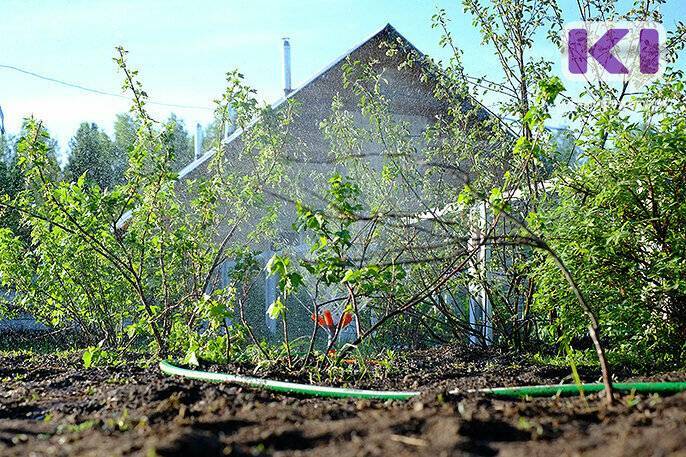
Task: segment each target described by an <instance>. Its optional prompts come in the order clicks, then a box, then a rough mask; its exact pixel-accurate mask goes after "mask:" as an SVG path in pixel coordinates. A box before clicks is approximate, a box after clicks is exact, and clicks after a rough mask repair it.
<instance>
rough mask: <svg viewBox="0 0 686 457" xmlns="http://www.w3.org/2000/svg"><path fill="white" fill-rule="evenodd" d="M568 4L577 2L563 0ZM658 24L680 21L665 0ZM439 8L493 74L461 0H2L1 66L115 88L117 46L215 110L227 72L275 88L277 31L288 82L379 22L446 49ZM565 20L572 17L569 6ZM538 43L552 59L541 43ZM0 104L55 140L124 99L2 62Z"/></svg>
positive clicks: (161, 93)
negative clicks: (436, 20)
mask: <svg viewBox="0 0 686 457" xmlns="http://www.w3.org/2000/svg"><path fill="white" fill-rule="evenodd" d="M562 3H563V4H567V5H569V6H570V11H575V10H573V9H572V5H573V4H575V1H573V0H565V1H563V2H562ZM673 4H676V5H680V6H673V7H671V9H669V10H668V11H666V19H667V20H666V26H667V27H668V28H669V27H670V26H671V24H673V23H674V21H676V20H685V19H686V6H685V5H684V2H682V1H681V0H677V1H673ZM437 7H441V8H445V9H446V10H447V11H448V13H449V15H450V16H451V19H452V25H451V27H452V31H453V33H454V36H455V38H456V40H457V42H458V44H459V45H460V46H461V47H462V48H463V49H464V51H465V56H464V61H465V66H466V68H467V70H468V71H469V72H470V73H472V74H491V73H492V71H493V70H492V69H493V68H495V67H494V65H495V59H494V58H493V57H492V54H491V52H490V50H488V49H486V48H483V47H481V45H480V37H479V35H478V32H477V31H476V30H475V29H474V28H473V27H472V25H471V18H470V17H469V16H467V15H465V14H464V13H463V12H462V8H461V6H460V2H459V1H458V0H450V1H443V0H435V1H433V0H290V1H281V0H251V1H245V0H223V1H220V0H215V1H193V2H188V1H175V0H146V1H140V0H139V1H134V0H119V1H108V0H99V1H93V0H76V1H69V2H67V1H56V0H2V2H0V36H1V37H2V52H1V53H0V65H12V66H16V67H21V68H25V69H27V70H30V71H33V72H36V73H40V74H44V75H46V76H50V77H53V78H57V79H60V80H65V81H69V82H73V83H77V84H80V85H83V86H88V87H92V88H96V89H99V90H103V91H108V92H120V86H121V75H120V74H119V73H118V72H117V71H116V68H115V65H114V63H113V62H112V56H113V55H114V47H115V46H116V45H119V44H121V45H123V46H124V47H126V48H127V49H128V50H129V52H130V54H129V57H130V62H131V64H132V65H133V66H134V67H136V68H138V69H139V70H140V75H141V77H142V80H143V83H144V85H145V88H146V90H147V92H148V93H149V94H150V97H151V100H156V101H160V102H167V103H175V104H183V105H197V106H206V107H208V108H211V106H212V100H213V99H214V98H215V97H216V96H217V95H218V94H220V93H221V92H222V89H223V86H224V74H225V73H226V71H228V70H230V69H233V68H239V69H240V70H241V71H242V72H243V73H244V74H245V75H246V78H247V80H248V82H249V83H250V84H251V85H253V86H254V87H255V88H256V89H257V90H258V92H259V94H260V96H261V97H262V98H264V99H265V100H267V101H272V100H275V99H277V98H278V97H279V96H280V94H281V88H282V87H281V86H282V82H281V80H282V77H281V37H284V36H288V37H290V38H291V46H292V61H293V82H294V86H296V87H297V86H298V85H299V84H300V83H302V82H304V81H306V80H307V79H309V78H310V77H311V76H312V75H314V74H315V73H317V72H318V71H319V70H321V69H322V68H323V67H325V66H326V65H327V64H329V63H330V62H331V61H332V60H334V59H335V58H337V57H338V56H340V55H341V54H342V53H344V52H346V51H347V50H348V49H350V48H351V47H352V46H354V45H356V44H358V43H359V42H360V41H362V40H363V39H365V38H366V37H367V36H369V35H370V34H371V33H373V32H374V31H375V30H377V29H379V28H381V27H382V26H383V25H385V24H386V23H389V22H390V23H391V24H393V25H394V26H395V27H396V28H397V29H398V30H399V31H400V33H402V34H403V35H404V36H405V37H406V38H407V39H409V40H410V41H411V42H412V43H413V44H415V45H416V46H417V47H418V48H419V49H421V50H422V51H424V52H426V53H428V54H431V55H434V56H438V57H444V56H445V53H444V52H443V51H442V50H441V49H440V48H439V47H438V44H437V43H438V38H439V33H438V31H436V30H432V29H431V27H430V18H431V16H432V14H434V13H435V11H436V8H437ZM568 19H569V20H577V19H578V17H575V16H574V15H571V16H570V17H569V18H568ZM540 50H541V51H542V52H543V53H545V54H548V55H549V56H551V57H553V58H555V56H556V50H555V49H552V48H551V47H550V46H546V45H544V44H543V43H541V44H540ZM0 106H2V109H3V111H4V113H5V124H6V127H7V129H8V130H9V131H10V132H17V131H18V129H19V126H20V124H21V119H22V118H23V117H24V116H27V115H29V114H34V115H36V116H38V117H40V118H41V119H43V120H44V121H45V122H46V124H47V126H48V128H49V129H50V130H51V132H52V133H53V135H54V136H55V137H57V139H58V140H59V142H60V145H61V147H62V149H66V147H67V142H68V140H69V138H70V137H71V136H72V135H73V133H74V132H75V131H76V128H77V127H78V124H79V123H80V122H82V121H89V122H97V123H98V124H99V125H101V126H102V127H104V128H105V130H107V131H110V130H111V126H112V121H113V119H114V115H115V114H116V113H118V112H123V111H127V110H128V106H129V103H128V101H126V100H123V99H118V98H115V97H108V96H103V95H96V94H89V93H86V92H82V91H79V90H77V89H73V88H68V87H63V86H60V85H56V84H54V83H51V82H48V81H43V80H40V79H35V78H32V77H30V76H27V75H24V74H21V73H17V72H14V71H10V70H7V69H2V68H0ZM152 111H153V113H154V115H155V116H156V117H158V118H166V117H167V116H168V115H169V113H170V112H171V111H174V112H176V113H177V114H178V115H180V117H181V118H182V119H184V121H185V122H186V125H187V127H189V129H190V126H192V125H195V123H196V122H200V123H203V124H205V123H207V122H209V121H210V120H211V116H212V113H211V110H210V109H206V110H202V109H179V108H166V107H154V108H152Z"/></svg>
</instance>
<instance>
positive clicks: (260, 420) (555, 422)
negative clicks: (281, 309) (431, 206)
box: [0, 347, 686, 457]
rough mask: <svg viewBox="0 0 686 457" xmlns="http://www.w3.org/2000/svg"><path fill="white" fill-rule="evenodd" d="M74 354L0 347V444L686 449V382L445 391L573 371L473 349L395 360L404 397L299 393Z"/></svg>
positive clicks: (243, 450) (171, 450)
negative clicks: (626, 391) (674, 391)
mask: <svg viewBox="0 0 686 457" xmlns="http://www.w3.org/2000/svg"><path fill="white" fill-rule="evenodd" d="M74 360H75V361H74V362H66V361H65V360H64V359H59V358H57V357H54V356H48V357H45V358H42V359H38V358H35V357H33V358H28V357H26V356H7V355H6V356H0V381H1V383H2V389H1V390H0V455H3V456H5V455H7V456H32V455H56V456H59V455H88V456H108V455H141V456H146V457H148V456H156V455H157V456H182V455H183V456H191V455H201V456H214V455H236V456H241V455H282V456H289V455H298V456H300V455H302V456H335V457H345V456H389V455H390V456H394V457H401V456H409V455H430V456H435V457H438V456H448V455H503V456H514V455H517V456H522V455H526V456H528V457H532V456H538V455H552V456H558V455H591V456H602V457H610V456H618V455H627V456H638V455H654V456H664V455H685V456H686V394H679V395H674V396H670V397H664V398H660V397H657V396H636V397H626V396H625V397H624V398H623V399H622V400H621V401H620V402H619V403H620V404H619V405H617V406H615V407H612V408H610V409H608V408H606V407H604V406H603V404H602V402H601V401H600V399H599V398H598V397H587V399H586V400H582V399H578V398H576V399H564V398H558V399H537V400H528V401H526V400H521V401H508V400H496V399H490V398H488V397H485V396H483V395H476V394H467V393H465V394H463V395H450V394H448V393H447V391H448V390H452V389H455V388H459V389H462V390H464V391H466V390H467V389H471V388H476V387H486V386H506V385H524V384H535V383H557V382H560V381H565V382H569V378H568V374H569V369H567V368H554V367H546V366H541V365H534V364H531V363H529V362H525V361H524V360H525V359H521V358H513V357H512V356H507V355H502V354H493V353H483V352H479V351H475V350H472V349H470V350H464V349H456V348H446V347H444V348H436V349H432V350H427V351H418V352H415V353H412V354H409V355H408V356H407V357H406V358H403V359H402V360H399V361H397V362H396V363H397V365H398V367H397V370H395V372H396V373H397V374H391V376H390V377H389V379H387V380H386V381H383V382H378V383H377V384H381V385H384V386H385V387H387V388H408V389H409V388H417V387H419V388H420V389H422V390H423V391H424V393H423V394H422V396H421V397H419V398H416V399H413V400H411V401H408V402H381V401H366V400H332V399H314V398H294V397H287V396H283V395H276V394H270V393H266V392H261V391H256V390H251V389H245V388H238V387H236V386H231V385H225V384H223V385H222V384H210V383H203V382H196V381H189V380H184V379H181V378H171V377H166V376H164V375H162V374H161V373H160V372H159V370H158V369H157V367H156V366H152V367H150V368H148V369H144V368H139V367H137V366H135V365H131V366H125V367H118V368H95V369H89V370H86V369H83V368H82V367H81V364H80V361H77V360H76V358H74ZM77 362H78V363H77ZM581 375H582V377H583V378H584V379H585V380H588V381H595V380H596V379H595V378H594V376H595V372H594V371H593V370H586V371H583V370H582V373H581ZM619 377H620V378H623V379H627V378H631V374H630V373H626V372H625V373H620V374H619ZM683 378H686V375H683V376H681V375H680V374H674V373H673V374H668V375H664V376H661V377H659V379H670V380H676V379H683ZM656 379H657V378H656Z"/></svg>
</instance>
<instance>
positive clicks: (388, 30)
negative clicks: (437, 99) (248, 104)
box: [179, 24, 423, 179]
mask: <svg viewBox="0 0 686 457" xmlns="http://www.w3.org/2000/svg"><path fill="white" fill-rule="evenodd" d="M379 35H388V36H391V37H394V38H395V37H399V38H401V39H402V40H403V42H404V43H406V44H407V45H408V46H410V47H411V49H412V50H414V51H416V52H420V51H419V50H418V49H417V48H415V47H414V46H413V45H412V44H411V43H410V42H409V41H407V40H406V39H405V37H403V36H402V35H401V34H400V32H398V31H397V30H396V29H395V27H393V26H392V25H391V24H386V25H385V26H383V27H382V28H380V29H378V30H377V31H376V32H374V33H373V34H371V35H370V36H369V37H367V38H366V39H365V40H363V41H361V42H360V43H358V44H357V45H356V46H354V47H353V48H351V49H349V50H348V51H346V52H345V53H343V54H342V55H341V56H339V57H338V58H337V59H335V60H333V61H332V62H331V63H329V64H328V65H327V66H326V67H324V68H323V69H322V70H321V71H319V72H318V73H317V74H315V75H314V76H312V77H311V78H310V79H308V80H307V81H306V82H305V83H303V84H301V85H300V86H298V87H297V88H295V89H294V90H293V91H292V92H290V93H289V94H288V95H287V96H285V97H281V98H280V99H278V100H277V101H275V102H274V103H272V105H271V107H272V109H277V108H279V107H280V106H281V105H283V104H284V103H285V102H286V100H288V99H289V98H292V97H295V96H297V95H298V93H299V92H300V91H302V90H303V89H305V88H306V87H308V86H310V85H311V84H312V83H314V82H315V81H316V80H317V79H319V78H320V77H321V76H322V75H324V74H325V73H326V72H327V71H329V70H331V69H332V68H333V67H335V66H336V65H338V64H339V63H341V62H342V61H344V60H345V59H347V58H348V57H349V56H350V55H351V54H352V53H354V52H355V51H357V50H358V49H360V48H361V47H362V46H364V45H365V44H367V43H368V42H370V41H372V40H373V39H375V38H376V37H377V36H379ZM420 54H421V53H420ZM422 55H423V54H422ZM254 122H255V121H253V122H251V123H250V124H248V126H247V127H246V128H249V127H250V126H251V125H252V124H253V123H254ZM241 133H243V129H237V130H236V131H235V132H233V133H232V134H231V135H230V136H229V138H228V139H227V140H226V142H225V144H230V143H231V142H233V141H234V140H235V139H236V138H238V137H239V136H240V135H241ZM215 152H216V151H215V150H214V149H210V150H209V151H207V152H205V153H204V154H203V155H201V156H200V157H198V158H197V159H195V160H194V161H193V162H191V163H189V164H188V165H186V166H185V167H184V168H183V169H182V170H181V171H180V172H179V179H182V178H184V177H185V176H188V175H189V174H190V173H191V172H192V171H193V170H195V169H196V168H198V167H199V166H200V165H202V164H203V163H205V162H206V161H207V160H208V159H210V158H211V157H212V156H213V155H214V154H215Z"/></svg>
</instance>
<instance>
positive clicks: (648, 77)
mask: <svg viewBox="0 0 686 457" xmlns="http://www.w3.org/2000/svg"><path fill="white" fill-rule="evenodd" d="M562 38H563V40H562V46H563V48H562V59H561V63H562V72H563V73H564V75H565V77H567V79H570V80H577V81H607V82H610V81H622V82H628V83H629V85H630V86H632V87H634V88H638V87H641V86H644V85H645V84H648V83H650V82H652V81H654V80H655V79H657V78H659V77H660V76H662V74H663V73H664V70H665V68H664V67H665V62H664V52H663V51H664V43H665V30H664V27H662V25H660V24H658V23H655V22H643V21H635V22H626V21H624V22H612V21H604V22H601V21H598V22H573V23H568V24H566V25H565V28H564V31H563V37H562Z"/></svg>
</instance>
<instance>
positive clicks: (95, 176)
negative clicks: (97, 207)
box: [65, 122, 116, 188]
mask: <svg viewBox="0 0 686 457" xmlns="http://www.w3.org/2000/svg"><path fill="white" fill-rule="evenodd" d="M69 147H70V149H71V154H70V156H69V162H68V163H67V167H66V169H65V174H66V178H67V179H70V180H72V181H74V180H76V179H78V178H79V176H81V175H82V174H84V173H86V175H87V178H88V179H89V180H90V181H92V182H94V183H96V184H98V185H99V186H100V187H102V188H105V187H109V188H111V187H112V185H113V184H114V183H115V182H116V179H115V176H114V167H113V165H114V160H113V148H112V141H111V140H110V138H109V137H108V136H107V134H106V133H105V132H103V131H101V130H100V129H99V128H98V126H97V124H95V123H92V124H88V123H86V122H84V123H82V124H81V125H80V126H79V128H78V130H77V131H76V134H75V135H74V137H73V138H72V139H71V140H70V141H69Z"/></svg>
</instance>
